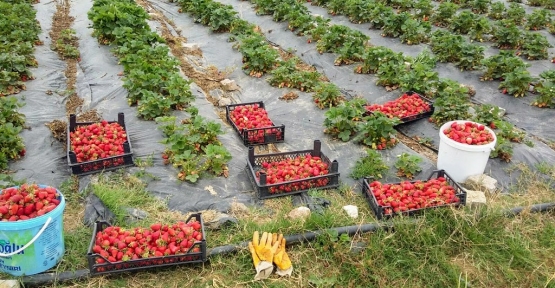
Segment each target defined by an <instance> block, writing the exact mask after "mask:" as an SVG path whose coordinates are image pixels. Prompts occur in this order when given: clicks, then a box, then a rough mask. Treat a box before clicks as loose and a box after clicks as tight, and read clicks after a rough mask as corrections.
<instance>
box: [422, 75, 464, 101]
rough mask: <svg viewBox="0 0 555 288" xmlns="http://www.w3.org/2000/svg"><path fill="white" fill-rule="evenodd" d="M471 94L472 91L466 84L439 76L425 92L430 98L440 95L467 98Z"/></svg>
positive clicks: (439, 96)
mask: <svg viewBox="0 0 555 288" xmlns="http://www.w3.org/2000/svg"><path fill="white" fill-rule="evenodd" d="M471 95H472V91H471V89H469V88H468V87H467V86H465V85H462V84H460V83H459V82H457V81H454V80H451V79H447V78H439V81H437V83H436V84H435V85H433V86H432V87H431V89H430V90H429V91H428V92H427V94H426V96H428V97H430V98H441V97H460V98H468V97H469V96H471Z"/></svg>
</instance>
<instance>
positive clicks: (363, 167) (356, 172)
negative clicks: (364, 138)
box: [349, 149, 389, 179]
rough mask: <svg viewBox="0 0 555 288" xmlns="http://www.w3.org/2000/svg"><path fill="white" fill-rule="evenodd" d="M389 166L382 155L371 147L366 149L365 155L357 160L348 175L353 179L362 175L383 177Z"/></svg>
mask: <svg viewBox="0 0 555 288" xmlns="http://www.w3.org/2000/svg"><path fill="white" fill-rule="evenodd" d="M387 170H389V167H388V166H387V165H386V164H385V162H384V161H383V159H382V155H381V154H380V153H379V152H378V151H376V150H372V149H366V156H364V157H362V158H360V159H358V160H357V162H356V163H355V165H354V166H353V169H352V170H351V173H350V174H349V176H351V178H353V179H360V178H363V177H371V178H383V175H384V174H385V173H386V172H387Z"/></svg>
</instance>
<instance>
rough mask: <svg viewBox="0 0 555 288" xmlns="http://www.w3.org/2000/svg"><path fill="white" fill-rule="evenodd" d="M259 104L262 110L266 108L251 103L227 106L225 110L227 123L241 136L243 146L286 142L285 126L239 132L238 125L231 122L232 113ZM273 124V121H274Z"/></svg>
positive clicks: (262, 105) (260, 103)
mask: <svg viewBox="0 0 555 288" xmlns="http://www.w3.org/2000/svg"><path fill="white" fill-rule="evenodd" d="M253 104H258V105H259V107H260V108H262V109H266V108H264V103H263V102H262V101H260V102H249V103H239V104H231V105H227V106H226V108H225V116H226V119H227V122H229V124H230V125H231V126H232V127H233V129H234V130H235V131H236V132H237V134H239V137H241V140H243V144H245V146H253V145H265V144H270V143H281V142H283V141H284V140H285V125H283V124H282V125H281V126H271V127H264V128H253V129H243V130H242V131H241V130H239V128H238V127H237V125H235V123H234V122H233V121H232V120H231V112H232V111H233V110H235V109H237V108H239V107H241V106H245V105H253ZM272 124H273V121H272Z"/></svg>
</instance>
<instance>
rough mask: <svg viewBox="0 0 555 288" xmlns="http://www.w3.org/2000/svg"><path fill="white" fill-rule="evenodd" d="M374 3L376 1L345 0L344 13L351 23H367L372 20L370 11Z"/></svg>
mask: <svg viewBox="0 0 555 288" xmlns="http://www.w3.org/2000/svg"><path fill="white" fill-rule="evenodd" d="M375 5H376V3H375V2H372V1H365V0H347V1H345V15H346V16H347V17H349V21H351V22H353V23H358V24H361V23H368V22H370V21H371V20H372V17H371V13H372V9H374V6H375Z"/></svg>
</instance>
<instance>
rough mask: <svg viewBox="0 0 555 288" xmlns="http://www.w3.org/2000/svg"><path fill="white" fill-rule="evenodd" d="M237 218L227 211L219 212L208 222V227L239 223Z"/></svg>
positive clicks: (214, 227) (215, 227) (213, 228)
mask: <svg viewBox="0 0 555 288" xmlns="http://www.w3.org/2000/svg"><path fill="white" fill-rule="evenodd" d="M237 223H238V222H237V219H235V218H234V217H232V216H230V215H227V214H225V213H218V214H216V216H214V218H213V219H212V220H210V221H209V222H206V223H205V224H206V227H207V228H209V229H212V230H217V229H221V228H222V227H224V226H226V225H233V224H237Z"/></svg>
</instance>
